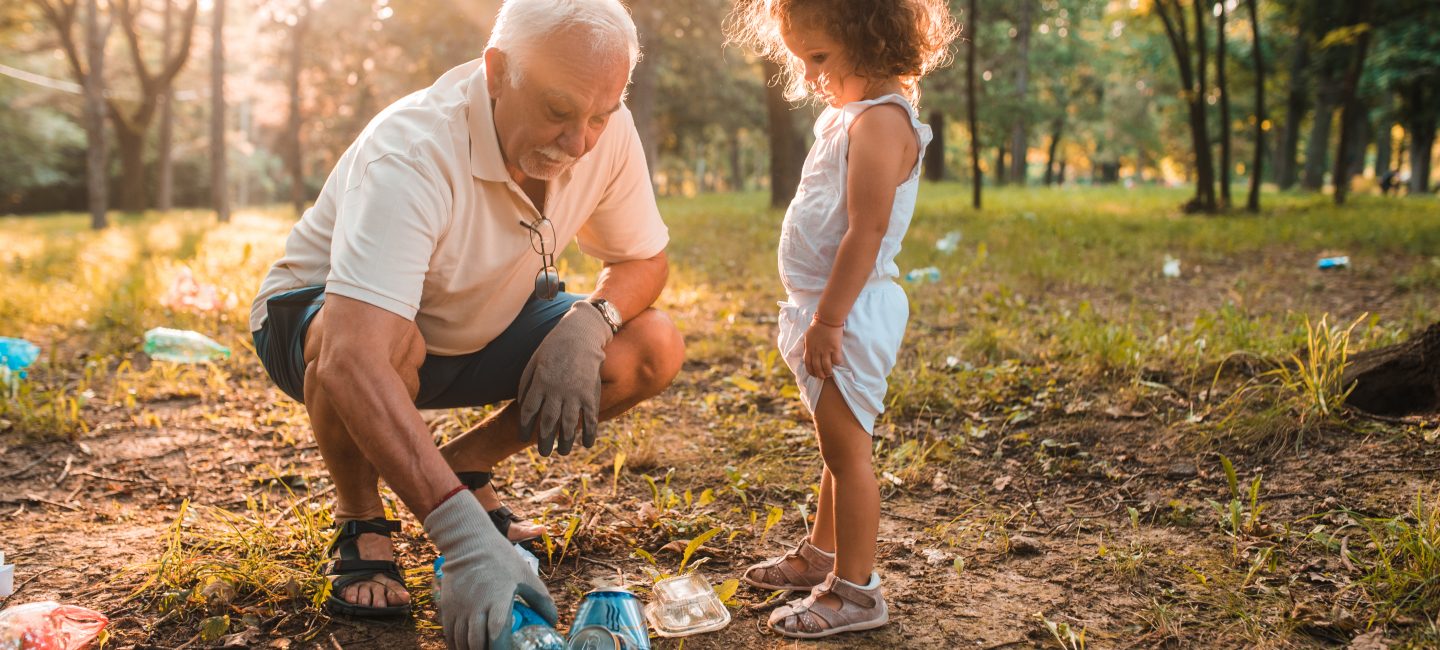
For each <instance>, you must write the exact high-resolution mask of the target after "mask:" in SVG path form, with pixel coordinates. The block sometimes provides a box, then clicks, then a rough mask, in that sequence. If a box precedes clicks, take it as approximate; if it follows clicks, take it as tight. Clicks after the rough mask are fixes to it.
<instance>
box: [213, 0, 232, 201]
mask: <svg viewBox="0 0 1440 650" xmlns="http://www.w3.org/2000/svg"><path fill="white" fill-rule="evenodd" d="M214 3H215V4H214V7H213V8H212V9H211V16H210V17H211V20H212V22H211V25H210V40H211V50H210V196H211V202H212V203H213V204H214V207H215V216H216V217H217V218H218V219H219V220H220V223H229V221H230V184H229V182H227V180H226V177H227V176H228V174H227V173H226V171H227V170H226V168H225V0H214Z"/></svg>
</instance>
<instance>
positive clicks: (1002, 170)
mask: <svg viewBox="0 0 1440 650" xmlns="http://www.w3.org/2000/svg"><path fill="white" fill-rule="evenodd" d="M1009 160H1010V159H1009V158H1007V157H1005V140H1003V139H1002V140H1000V145H999V146H997V147H995V184H996V185H1004V184H1005V183H1006V182H1007V180H1008V177H1009V175H1010V167H1009V165H1010V163H1009Z"/></svg>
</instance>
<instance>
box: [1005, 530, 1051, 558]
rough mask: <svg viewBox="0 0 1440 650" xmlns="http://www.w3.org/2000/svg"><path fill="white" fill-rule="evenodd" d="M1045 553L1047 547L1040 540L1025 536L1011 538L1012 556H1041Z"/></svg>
mask: <svg viewBox="0 0 1440 650" xmlns="http://www.w3.org/2000/svg"><path fill="white" fill-rule="evenodd" d="M1044 552H1045V546H1044V545H1043V544H1041V543H1040V540H1038V539H1035V538H1034V537H1027V536H1025V535H1016V536H1014V537H1011V538H1010V554H1011V555H1016V556H1021V557H1025V556H1030V555H1040V554H1041V553H1044Z"/></svg>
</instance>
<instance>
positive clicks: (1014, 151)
mask: <svg viewBox="0 0 1440 650" xmlns="http://www.w3.org/2000/svg"><path fill="white" fill-rule="evenodd" d="M1019 2H1020V22H1019V24H1017V25H1016V26H1015V29H1016V32H1017V33H1016V35H1015V38H1016V48H1017V52H1018V58H1019V59H1020V60H1019V63H1018V65H1017V69H1016V71H1015V120H1014V122H1012V124H1011V127H1010V180H1011V181H1013V182H1015V183H1016V184H1017V185H1022V186H1023V185H1025V182H1026V180H1027V179H1026V176H1027V175H1028V171H1029V170H1028V167H1029V165H1028V162H1029V161H1028V159H1027V158H1028V156H1027V153H1028V152H1029V150H1030V137H1029V136H1030V134H1029V130H1030V127H1029V125H1028V124H1027V120H1026V114H1027V112H1028V111H1026V110H1025V104H1026V101H1027V100H1028V99H1029V96H1030V31H1031V23H1032V22H1034V21H1033V20H1032V19H1031V13H1032V12H1033V8H1034V6H1035V0H1019Z"/></svg>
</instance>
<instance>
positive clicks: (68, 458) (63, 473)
mask: <svg viewBox="0 0 1440 650" xmlns="http://www.w3.org/2000/svg"><path fill="white" fill-rule="evenodd" d="M73 464H75V454H65V469H62V470H60V476H59V477H58V478H56V479H55V482H54V483H51V484H50V487H60V484H61V483H64V482H65V479H66V478H68V477H69V476H70V466H71V465H73Z"/></svg>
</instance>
